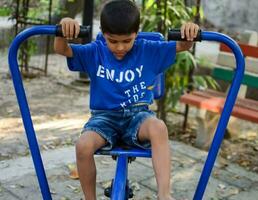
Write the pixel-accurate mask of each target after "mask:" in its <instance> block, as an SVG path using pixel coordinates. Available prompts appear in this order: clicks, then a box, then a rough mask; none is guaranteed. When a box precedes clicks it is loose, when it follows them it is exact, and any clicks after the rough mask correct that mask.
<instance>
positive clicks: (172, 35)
mask: <svg viewBox="0 0 258 200" xmlns="http://www.w3.org/2000/svg"><path fill="white" fill-rule="evenodd" d="M168 40H176V41H187V40H186V38H182V37H181V30H180V29H170V30H169V31H168ZM194 41H199V42H201V41H202V31H201V30H200V29H199V31H198V34H197V36H196V38H194Z"/></svg>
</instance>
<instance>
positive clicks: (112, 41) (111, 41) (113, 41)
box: [109, 40, 117, 44]
mask: <svg viewBox="0 0 258 200" xmlns="http://www.w3.org/2000/svg"><path fill="white" fill-rule="evenodd" d="M109 42H110V43H112V44H115V43H117V41H115V40H109Z"/></svg>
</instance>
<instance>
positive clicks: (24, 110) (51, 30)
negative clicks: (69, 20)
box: [8, 25, 245, 200]
mask: <svg viewBox="0 0 258 200" xmlns="http://www.w3.org/2000/svg"><path fill="white" fill-rule="evenodd" d="M81 30H82V32H81V33H80V34H79V36H80V37H88V36H89V30H90V28H89V27H85V28H84V27H82V29H81ZM179 33H180V32H179V31H178V30H170V31H169V34H168V36H169V37H168V39H169V40H172V39H173V40H181V35H180V34H179ZM33 35H58V36H59V35H60V27H58V26H54V25H41V26H34V27H31V28H28V29H26V30H24V31H22V32H21V33H19V34H18V35H17V36H16V37H15V38H14V40H13V42H12V44H11V46H10V49H9V55H8V61H9V67H10V72H11V76H12V79H13V84H14V88H15V92H16V96H17V100H18V104H19V107H20V111H21V115H22V119H23V124H24V128H25V131H26V135H27V139H28V143H29V147H30V149H31V155H32V159H33V163H34V166H35V170H36V174H37V177H38V182H39V185H40V189H41V193H42V196H43V199H44V200H51V199H52V198H51V194H50V191H49V187H48V182H47V179H46V175H45V170H44V167H43V163H42V159H41V156H40V151H39V147H38V143H37V139H36V135H35V131H34V127H33V123H32V119H31V115H30V110H29V106H28V103H27V99H26V95H25V90H24V87H23V83H22V79H21V74H20V71H19V67H18V61H17V52H18V48H19V46H20V44H21V43H22V42H23V41H24V40H26V39H27V38H29V37H30V36H33ZM198 35H199V36H198V37H197V39H196V40H197V41H200V40H207V41H217V42H222V43H224V44H226V45H227V46H228V47H229V48H230V49H231V50H232V52H233V53H234V56H235V58H236V65H237V66H236V70H235V74H234V78H233V81H232V84H231V87H230V90H229V92H228V95H227V98H226V101H225V104H224V108H223V111H222V113H221V117H220V120H219V123H218V125H217V129H216V132H215V135H214V139H213V141H212V144H211V147H210V150H209V153H208V156H207V159H206V162H205V165H204V168H203V172H202V174H201V177H200V179H199V183H198V186H197V189H196V191H195V195H194V200H201V199H202V197H203V194H204V191H205V188H206V185H207V183H208V180H209V177H210V174H211V171H212V167H213V165H214V162H215V160H216V156H217V154H218V151H219V148H220V145H221V143H222V140H223V138H224V133H225V130H226V127H227V124H228V121H229V117H230V114H231V112H232V109H233V106H234V104H235V101H236V97H237V93H238V90H239V87H240V85H241V82H242V79H243V75H244V70H245V62H244V56H243V54H242V51H241V49H240V47H239V46H238V44H237V43H236V42H235V41H234V40H233V39H231V38H230V37H228V36H226V35H224V34H221V33H216V32H209V31H202V32H199V33H198Z"/></svg>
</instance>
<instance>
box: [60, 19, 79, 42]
mask: <svg viewBox="0 0 258 200" xmlns="http://www.w3.org/2000/svg"><path fill="white" fill-rule="evenodd" d="M60 25H61V27H62V32H63V36H64V38H66V39H67V40H72V39H74V38H77V37H78V34H79V32H80V25H79V23H78V22H77V21H76V20H74V19H72V18H69V17H65V18H63V19H62V20H61V21H60Z"/></svg>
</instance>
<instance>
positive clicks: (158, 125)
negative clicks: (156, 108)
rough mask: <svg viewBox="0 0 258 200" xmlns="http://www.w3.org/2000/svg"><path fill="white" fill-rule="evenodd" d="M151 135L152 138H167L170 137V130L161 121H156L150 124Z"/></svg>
mask: <svg viewBox="0 0 258 200" xmlns="http://www.w3.org/2000/svg"><path fill="white" fill-rule="evenodd" d="M148 129H149V135H150V138H156V137H159V138H161V137H162V138H164V137H165V138H167V137H168V130H167V126H166V124H165V123H164V122H163V121H162V120H159V119H155V120H154V121H153V122H151V123H150V124H149V128H148Z"/></svg>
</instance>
